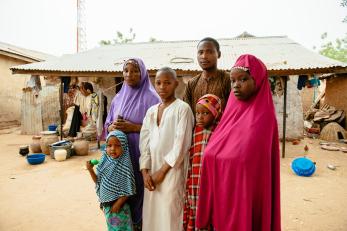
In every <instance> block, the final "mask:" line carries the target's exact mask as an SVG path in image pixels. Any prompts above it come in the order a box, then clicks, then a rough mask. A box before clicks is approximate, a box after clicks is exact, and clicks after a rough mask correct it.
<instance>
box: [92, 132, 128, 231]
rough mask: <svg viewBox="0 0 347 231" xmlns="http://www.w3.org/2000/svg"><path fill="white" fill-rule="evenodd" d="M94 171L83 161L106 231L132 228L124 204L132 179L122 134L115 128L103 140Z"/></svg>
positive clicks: (124, 139) (125, 139)
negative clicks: (98, 160)
mask: <svg viewBox="0 0 347 231" xmlns="http://www.w3.org/2000/svg"><path fill="white" fill-rule="evenodd" d="M106 144H107V146H106V151H103V154H102V157H101V159H100V162H99V164H98V165H97V168H96V170H97V173H95V172H94V169H93V165H92V164H91V163H90V161H87V163H86V165H87V169H88V171H89V173H90V176H91V177H92V179H93V181H94V182H95V188H96V194H97V196H98V197H99V201H100V207H101V209H102V210H103V212H104V214H105V217H106V223H107V228H108V230H109V231H111V230H112V231H115V230H118V231H120V230H122V231H133V224H132V221H131V212H130V207H129V205H128V204H127V203H126V201H127V199H128V197H129V196H131V195H134V194H135V179H134V173H133V169H132V165H131V160H130V154H129V148H128V140H127V136H126V134H125V133H123V132H121V131H118V130H115V131H112V132H110V133H109V135H108V136H107V139H106Z"/></svg>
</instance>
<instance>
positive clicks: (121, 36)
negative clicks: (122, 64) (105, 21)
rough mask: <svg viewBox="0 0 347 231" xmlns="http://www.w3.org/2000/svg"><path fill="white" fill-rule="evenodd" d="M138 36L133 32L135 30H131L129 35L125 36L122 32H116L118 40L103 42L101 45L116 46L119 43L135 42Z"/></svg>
mask: <svg viewBox="0 0 347 231" xmlns="http://www.w3.org/2000/svg"><path fill="white" fill-rule="evenodd" d="M135 37H136V34H135V33H134V31H133V28H130V30H129V33H128V35H125V34H123V33H122V32H120V31H117V32H116V38H115V39H113V40H112V41H111V40H101V41H100V42H99V44H100V45H115V44H119V43H130V42H132V41H134V39H135Z"/></svg>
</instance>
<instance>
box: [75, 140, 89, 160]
mask: <svg viewBox="0 0 347 231" xmlns="http://www.w3.org/2000/svg"><path fill="white" fill-rule="evenodd" d="M73 149H74V151H75V154H76V155H77V156H86V155H88V152H89V142H88V141H86V140H85V139H83V138H77V139H75V142H74V143H73Z"/></svg>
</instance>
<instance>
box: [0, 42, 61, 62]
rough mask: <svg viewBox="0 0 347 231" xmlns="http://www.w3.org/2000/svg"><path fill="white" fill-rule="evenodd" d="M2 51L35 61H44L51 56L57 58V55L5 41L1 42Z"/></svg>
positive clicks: (0, 49) (0, 48)
mask: <svg viewBox="0 0 347 231" xmlns="http://www.w3.org/2000/svg"><path fill="white" fill-rule="evenodd" d="M0 51H2V52H3V53H5V54H6V53H8V54H12V55H16V56H18V57H23V58H27V59H31V60H33V61H44V60H48V59H51V58H55V56H53V55H49V54H46V53H42V52H39V51H33V50H29V49H25V48H22V47H17V46H14V45H11V44H8V43H3V42H0Z"/></svg>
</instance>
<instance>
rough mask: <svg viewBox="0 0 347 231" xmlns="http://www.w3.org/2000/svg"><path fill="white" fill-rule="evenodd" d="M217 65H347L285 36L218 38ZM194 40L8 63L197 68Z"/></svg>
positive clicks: (93, 68)
mask: <svg viewBox="0 0 347 231" xmlns="http://www.w3.org/2000/svg"><path fill="white" fill-rule="evenodd" d="M218 41H219V43H220V46H221V52H222V56H221V58H220V60H219V61H218V67H219V68H220V69H225V70H228V69H230V68H231V66H232V65H233V63H234V62H235V61H236V59H237V57H238V56H240V55H241V54H246V53H248V54H254V55H255V56H257V57H259V58H260V59H262V60H263V61H264V62H265V64H266V65H267V67H268V69H269V70H291V69H294V70H298V69H316V68H333V67H347V64H346V63H342V62H339V61H335V60H333V59H329V58H327V57H324V56H322V55H319V54H317V53H315V52H313V51H310V50H308V49H306V48H305V47H303V46H302V45H300V44H298V43H296V42H294V41H293V40H291V39H289V38H287V37H286V36H277V37H253V38H232V39H219V40H218ZM197 43H198V41H197V40H191V41H171V42H152V43H150V42H146V43H128V44H117V45H114V46H101V47H98V48H95V49H91V50H88V51H85V52H81V53H77V54H72V55H64V56H62V57H60V58H56V59H52V60H48V61H45V62H40V63H33V64H26V65H20V66H16V67H12V68H11V69H12V70H32V71H34V70H36V71H63V72H118V71H122V63H123V61H124V60H126V59H128V58H130V57H140V58H142V59H143V60H144V62H145V64H146V66H147V69H148V70H157V69H159V68H160V67H163V66H170V67H171V68H174V69H178V70H184V71H199V70H201V69H200V67H199V65H198V63H197V60H196V51H197V50H196V47H197Z"/></svg>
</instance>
